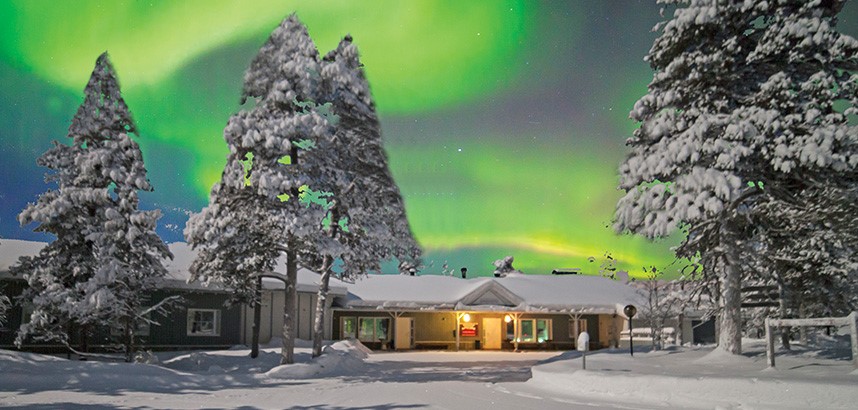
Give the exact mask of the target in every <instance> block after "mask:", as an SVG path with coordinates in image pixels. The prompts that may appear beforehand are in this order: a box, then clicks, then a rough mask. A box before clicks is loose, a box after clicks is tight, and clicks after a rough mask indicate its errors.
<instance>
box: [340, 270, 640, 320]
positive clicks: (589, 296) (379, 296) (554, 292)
mask: <svg viewBox="0 0 858 410" xmlns="http://www.w3.org/2000/svg"><path fill="white" fill-rule="evenodd" d="M348 287H349V295H348V298H347V299H346V300H344V301H342V302H341V307H342V308H345V309H399V310H451V309H454V310H473V311H541V312H569V313H621V312H622V308H623V306H625V305H628V304H635V305H639V304H640V303H641V294H640V293H638V291H636V290H635V289H633V288H631V287H629V286H627V285H626V284H624V283H621V282H618V281H614V280H611V279H608V278H603V277H598V276H586V275H563V276H558V275H524V274H511V275H508V276H506V277H503V278H488V277H479V278H473V279H461V278H458V277H450V276H435V275H423V276H403V275H369V276H368V277H367V278H364V279H362V280H358V281H356V282H355V283H354V284H350V285H348Z"/></svg>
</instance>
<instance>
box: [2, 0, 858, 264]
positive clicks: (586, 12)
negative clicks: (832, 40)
mask: <svg viewBox="0 0 858 410" xmlns="http://www.w3.org/2000/svg"><path fill="white" fill-rule="evenodd" d="M251 3H252V6H249V5H248V4H251ZM292 12H297V13H298V16H299V18H300V19H301V20H302V21H303V22H304V23H305V24H306V25H307V27H308V29H309V32H310V35H311V36H312V37H313V39H314V40H315V42H316V45H317V46H318V48H319V51H320V53H321V54H324V53H326V52H327V51H329V50H331V49H332V48H334V47H335V46H336V44H337V42H338V41H339V39H340V38H341V37H342V36H344V35H345V34H347V33H351V34H352V36H353V37H354V39H355V43H356V44H357V46H358V47H359V49H360V52H361V56H362V61H363V63H364V65H365V69H366V72H367V76H368V77H369V80H370V84H371V86H372V90H373V95H374V97H375V101H376V104H377V107H378V110H379V115H380V117H381V121H382V132H383V137H384V140H385V146H386V149H387V152H388V154H389V157H390V164H391V167H392V170H393V173H394V176H395V178H396V181H397V182H398V184H399V187H400V189H401V191H402V193H403V196H404V198H405V202H406V206H407V210H408V216H409V220H410V222H411V226H412V229H413V231H414V233H415V235H416V237H417V239H418V241H419V242H420V243H421V245H422V246H423V248H424V250H425V251H426V256H427V257H426V261H425V262H426V264H427V265H428V266H427V268H426V269H425V271H426V272H432V273H438V272H440V271H441V269H442V266H443V265H444V263H445V262H447V264H448V265H449V267H450V269H455V270H456V271H458V268H459V267H462V266H467V267H468V268H469V271H470V272H471V273H473V274H478V275H486V274H490V273H491V270H492V269H493V267H492V265H491V262H492V261H493V260H495V259H500V258H502V257H504V256H506V255H513V256H515V264H514V265H515V267H516V268H518V269H520V270H522V271H524V272H526V273H548V272H550V271H551V270H552V269H554V268H574V267H578V268H582V269H583V271H584V272H586V273H596V272H597V271H598V269H599V265H600V263H601V261H602V260H603V259H604V258H603V255H604V254H605V253H606V252H609V253H610V254H611V255H612V256H613V257H615V258H616V259H617V260H618V261H619V267H620V268H622V269H627V270H629V271H630V272H631V273H632V275H638V274H641V273H642V270H641V268H642V267H643V266H645V265H646V266H649V265H656V266H659V267H667V269H668V271H672V270H674V269H675V265H674V266H669V265H670V264H671V262H672V260H673V259H672V257H671V255H672V253H671V251H670V247H671V246H674V245H675V244H677V243H678V241H679V238H672V239H669V240H664V241H661V242H658V243H649V242H647V241H645V240H644V239H642V238H636V237H632V236H628V235H623V236H618V235H616V234H615V233H614V232H613V230H612V229H611V228H610V224H611V219H612V216H613V211H614V204H615V202H616V200H617V199H618V198H619V196H620V193H619V192H618V191H617V190H616V185H617V168H618V166H619V163H620V162H621V161H622V159H623V157H624V155H625V153H626V148H625V147H624V142H625V139H626V138H628V137H629V136H630V135H631V133H632V131H633V130H634V129H635V127H636V124H635V123H634V122H632V121H631V120H629V119H628V112H629V110H630V109H631V107H632V105H633V104H634V102H635V100H637V98H639V97H640V96H642V95H643V94H644V93H645V92H646V85H647V83H648V82H649V80H650V79H651V77H652V72H651V70H650V68H649V66H648V65H647V63H645V62H644V61H643V57H644V55H645V54H646V52H647V51H648V50H649V47H650V46H651V44H652V41H653V39H654V38H655V33H653V32H651V28H652V27H653V26H654V25H655V24H656V23H657V22H659V21H661V17H660V16H659V6H657V5H656V4H655V1H654V0H649V1H628V0H625V1H619V0H612V1H588V0H583V1H568V2H563V1H545V2H537V1H461V0H451V1H411V0H409V1H402V0H361V1H353V0H336V1H279V0H266V1H254V2H246V1H217V0H200V1H152V2H143V1H109V2H105V1H65V2H60V1H33V0H20V1H13V0H7V1H4V2H2V3H0V88H2V92H0V95H2V98H0V139H2V145H0V175H2V179H0V237H2V238H16V239H30V240H45V241H47V240H50V239H51V238H50V237H49V236H47V235H44V234H39V233H34V232H33V231H32V230H33V228H34V226H25V227H20V226H19V224H18V222H17V221H16V215H17V214H18V213H19V212H20V211H21V210H22V209H23V208H24V206H25V205H26V204H27V203H28V202H33V201H35V200H36V198H37V196H38V195H39V194H40V193H42V192H44V191H45V190H46V189H48V187H49V186H48V185H46V184H45V183H44V181H43V176H44V173H45V171H46V170H45V169H43V168H39V167H38V166H37V165H36V164H35V160H36V158H37V157H38V156H39V155H41V154H42V153H43V152H44V151H46V150H47V149H48V148H50V146H51V141H53V140H59V141H61V142H62V143H68V139H67V138H65V136H66V133H67V129H68V125H69V124H70V122H71V119H72V117H73V116H74V113H75V111H76V109H77V106H78V105H79V104H80V103H81V101H82V100H83V94H82V90H83V88H84V86H85V85H86V82H87V80H88V78H89V75H90V73H91V71H92V68H93V65H94V63H95V59H96V58H97V57H98V55H99V54H100V53H101V52H103V51H105V50H107V51H108V52H109V53H110V55H111V59H112V61H113V64H114V66H115V67H116V69H117V71H118V74H119V80H120V83H121V85H122V90H123V95H124V97H125V100H126V102H127V103H128V106H129V107H130V109H131V111H132V113H133V114H134V117H135V120H136V122H137V125H138V128H139V138H138V139H137V141H138V142H139V143H140V145H141V146H142V149H143V154H144V160H145V162H146V166H147V168H148V170H149V176H150V180H151V182H152V184H153V185H154V186H155V192H153V193H146V194H144V195H143V196H142V201H143V203H142V208H145V209H153V208H159V209H161V210H162V211H163V213H164V217H163V218H162V219H161V222H160V224H159V228H158V232H159V233H160V234H161V236H162V237H163V238H164V240H165V241H167V242H174V241H180V240H182V229H183V228H184V224H185V221H186V220H187V216H188V214H189V213H192V212H198V211H199V210H200V209H201V208H202V207H203V206H205V204H206V203H207V198H208V193H209V189H210V188H211V186H212V184H213V183H214V182H215V181H216V180H217V179H218V178H219V177H220V173H221V171H222V169H223V165H224V162H225V156H226V151H227V148H226V144H225V143H224V141H223V138H222V131H223V127H224V125H225V124H226V122H227V120H228V119H229V116H230V115H231V114H232V113H234V112H236V111H238V109H239V108H240V107H239V105H238V102H239V96H240V91H241V84H242V76H243V73H244V70H245V69H246V68H247V66H248V65H249V63H250V61H251V59H252V58H253V56H254V55H255V53H256V52H257V50H258V49H259V47H260V46H261V45H262V44H263V43H264V42H265V40H266V38H267V37H268V35H269V33H270V32H271V31H272V30H273V29H274V28H275V27H276V26H277V24H278V23H279V22H280V20H282V19H283V18H284V17H286V16H287V15H289V14H290V13H292ZM840 29H841V30H842V31H844V32H847V33H849V34H851V35H853V36H856V35H858V4H855V2H852V3H851V4H848V5H847V8H846V10H845V11H844V13H843V14H842V15H841V17H840ZM591 258H593V260H594V261H591Z"/></svg>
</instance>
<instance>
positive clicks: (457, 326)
mask: <svg viewBox="0 0 858 410" xmlns="http://www.w3.org/2000/svg"><path fill="white" fill-rule="evenodd" d="M454 314H455V315H456V330H455V332H456V351H457V352H458V351H459V320H460V319H461V316H460V315H459V313H458V312H455V313H454Z"/></svg>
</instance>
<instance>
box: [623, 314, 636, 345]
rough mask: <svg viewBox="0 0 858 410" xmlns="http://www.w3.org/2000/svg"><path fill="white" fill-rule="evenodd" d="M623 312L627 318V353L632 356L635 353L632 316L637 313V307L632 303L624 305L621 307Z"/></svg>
mask: <svg viewBox="0 0 858 410" xmlns="http://www.w3.org/2000/svg"><path fill="white" fill-rule="evenodd" d="M623 313H625V314H626V317H628V318H629V354H630V355H631V356H633V357H634V355H635V332H634V330H633V329H632V318H633V317H635V313H638V309H637V308H635V307H634V305H626V307H624V308H623Z"/></svg>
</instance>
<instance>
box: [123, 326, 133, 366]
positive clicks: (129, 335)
mask: <svg viewBox="0 0 858 410" xmlns="http://www.w3.org/2000/svg"><path fill="white" fill-rule="evenodd" d="M132 325H133V321H132V320H131V318H125V362H126V363H131V362H133V361H134V330H133V329H132V328H131V326H132Z"/></svg>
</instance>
